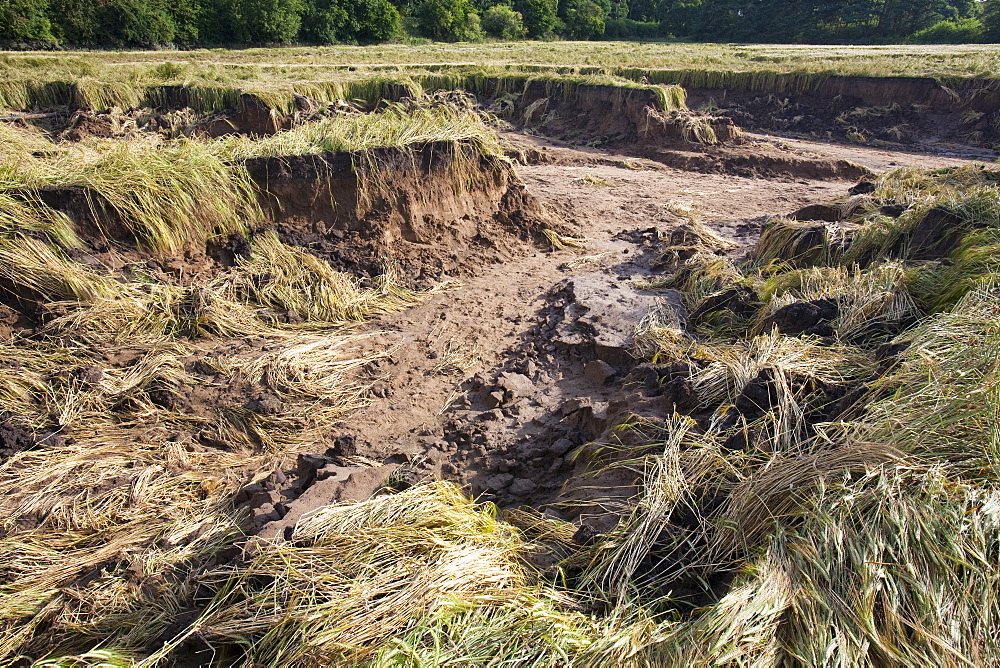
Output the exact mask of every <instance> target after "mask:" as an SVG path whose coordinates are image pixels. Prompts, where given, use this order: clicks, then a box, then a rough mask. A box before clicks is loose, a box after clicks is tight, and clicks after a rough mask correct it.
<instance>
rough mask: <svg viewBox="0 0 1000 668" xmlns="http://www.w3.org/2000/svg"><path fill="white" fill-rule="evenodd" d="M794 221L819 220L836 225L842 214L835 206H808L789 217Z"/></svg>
mask: <svg viewBox="0 0 1000 668" xmlns="http://www.w3.org/2000/svg"><path fill="white" fill-rule="evenodd" d="M791 218H793V219H794V220H819V221H824V222H827V223H836V222H838V221H840V219H841V218H843V212H842V211H841V209H840V207H839V206H837V205H835V204H810V205H809V206H804V207H802V208H801V209H799V210H798V211H796V212H795V213H793V214H792V215H791Z"/></svg>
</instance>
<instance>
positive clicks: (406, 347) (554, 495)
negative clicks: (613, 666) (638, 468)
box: [249, 137, 963, 538]
mask: <svg viewBox="0 0 1000 668" xmlns="http://www.w3.org/2000/svg"><path fill="white" fill-rule="evenodd" d="M513 139H514V140H516V141H517V142H519V144H520V145H521V146H530V147H532V149H533V151H534V153H535V154H536V155H537V156H540V157H539V158H536V159H535V160H534V161H533V162H535V164H534V165H521V166H520V167H518V173H519V175H520V177H521V179H523V181H524V183H525V188H526V190H527V192H530V193H531V194H532V196H534V197H537V199H538V200H539V201H540V202H541V203H542V204H543V205H544V206H545V208H546V209H547V211H548V212H549V214H548V215H549V216H550V217H551V218H553V219H556V220H561V221H564V223H565V228H564V230H565V231H567V233H568V234H571V235H572V236H574V237H586V238H588V239H589V241H588V242H587V244H586V249H585V250H576V251H574V250H556V249H554V248H553V247H552V246H550V245H549V246H547V247H546V245H541V246H539V245H538V244H535V245H533V246H532V247H529V248H528V250H527V253H526V254H521V255H519V256H518V255H515V256H514V257H513V258H511V259H509V260H506V261H504V262H502V263H500V264H497V265H486V266H483V267H481V268H480V270H479V271H475V272H473V273H472V274H471V275H468V276H466V277H465V278H463V279H462V286H461V287H460V288H456V289H454V290H449V291H447V292H443V293H441V294H438V295H435V296H433V297H431V298H429V299H428V300H426V301H425V302H423V303H421V304H418V305H416V306H414V307H413V308H411V309H408V310H407V311H405V312H402V313H399V314H394V315H390V316H385V317H383V318H381V319H378V320H376V321H373V322H372V324H371V327H372V329H373V330H376V331H378V332H379V333H378V334H377V335H376V336H375V337H373V338H372V339H370V340H369V341H368V342H367V343H366V344H365V345H366V346H370V347H371V349H382V348H386V347H388V348H389V349H390V350H391V351H392V352H391V354H390V356H389V357H388V358H386V359H384V360H380V361H379V362H377V363H376V364H374V365H372V366H371V367H370V368H369V369H367V371H368V372H370V373H371V374H372V378H373V379H374V385H373V386H372V391H371V397H370V399H371V404H370V405H369V406H367V407H366V408H364V409H362V410H361V411H360V412H359V413H358V414H357V415H355V416H353V417H352V418H350V419H349V420H345V421H344V422H343V423H342V424H341V425H340V426H339V427H338V429H337V430H336V432H334V433H331V434H329V438H328V439H327V440H326V441H324V442H323V443H317V447H316V448H315V452H314V453H313V454H311V455H309V456H308V457H305V458H302V459H300V460H299V462H298V463H297V464H296V466H295V468H293V469H289V470H287V471H284V472H282V474H281V475H279V476H277V478H280V479H283V480H285V482H282V483H277V482H275V481H274V479H273V478H272V479H269V482H265V483H263V485H255V486H254V487H253V488H252V489H251V490H249V493H251V494H253V493H257V494H258V495H257V497H256V499H257V501H256V502H255V503H258V504H262V505H261V506H260V507H259V508H258V509H257V510H255V515H256V517H257V519H256V520H255V525H254V526H256V527H258V529H257V530H258V531H259V532H260V535H261V536H262V537H264V538H272V537H276V536H281V535H283V534H287V535H291V531H292V530H293V528H294V527H295V524H296V522H297V521H298V520H299V519H300V518H301V517H302V516H303V514H305V513H308V512H309V511H311V510H314V509H316V508H319V507H321V506H323V505H326V504H328V503H330V502H331V501H358V500H362V499H365V498H368V497H369V496H370V495H372V494H373V493H377V492H378V491H379V490H385V489H397V490H399V489H404V488H406V487H409V486H412V485H415V484H417V483H419V482H426V481H428V480H433V479H442V480H449V481H453V482H455V483H457V484H459V485H461V486H463V487H464V488H465V489H467V490H469V492H470V493H472V494H473V496H474V497H476V498H478V499H480V500H482V501H493V502H495V503H497V504H498V505H499V506H500V507H504V508H514V507H519V506H524V505H526V506H534V507H538V508H547V510H546V512H548V513H549V514H550V515H552V516H554V517H559V518H561V519H565V520H570V521H574V522H576V523H577V524H580V525H581V526H583V525H584V524H587V522H588V521H591V520H587V518H586V517H583V518H581V517H579V515H578V514H577V513H575V512H574V511H573V507H574V505H575V504H574V501H578V500H580V499H581V498H588V500H589V497H591V496H593V494H594V492H593V491H589V492H587V491H574V490H573V488H572V485H571V487H569V488H567V486H566V485H567V481H574V480H577V481H578V480H579V479H580V476H581V475H582V474H583V472H584V471H585V470H586V469H587V468H588V466H590V464H589V463H588V454H587V447H588V444H592V443H595V442H596V443H606V442H608V441H609V439H611V430H612V428H613V427H615V426H617V425H618V424H620V423H621V422H622V421H624V420H626V419H627V418H628V419H635V418H637V417H638V418H643V419H649V420H652V421H660V422H662V421H663V420H664V419H666V418H668V417H670V416H671V415H673V414H674V412H675V411H678V410H679V411H681V412H685V413H686V412H690V411H692V410H694V407H695V405H696V404H697V398H696V397H694V396H693V395H692V392H691V388H690V383H689V382H687V381H686V380H684V379H685V378H687V376H688V375H689V373H688V372H689V369H686V368H684V369H681V368H678V369H674V370H671V369H670V368H669V367H663V366H655V365H653V366H651V365H649V364H644V363H640V361H639V360H637V359H636V358H635V347H634V346H635V341H634V334H635V330H636V328H637V326H639V325H640V324H641V322H642V321H643V320H644V319H646V318H647V317H648V316H649V315H650V314H651V313H656V312H658V311H663V310H667V311H669V310H678V309H681V310H683V307H682V306H681V305H680V295H679V293H676V292H673V293H669V292H668V293H662V292H651V291H649V290H645V289H643V288H642V287H641V286H642V284H643V283H645V282H649V281H653V280H656V279H657V278H659V277H662V276H664V275H667V274H669V272H670V271H672V270H673V269H674V268H675V267H668V266H664V261H663V246H664V243H667V242H669V240H670V238H671V235H672V234H674V235H676V234H678V233H680V234H681V235H682V236H683V230H684V229H686V228H687V227H688V224H689V223H688V221H689V220H690V219H691V218H692V217H695V218H697V219H698V220H700V221H704V223H705V224H706V225H708V226H709V227H710V228H711V229H712V230H714V231H715V232H716V233H718V234H719V235H721V238H722V239H723V240H724V241H725V242H726V243H724V244H722V245H720V247H719V248H717V249H716V251H717V252H718V253H719V254H720V256H727V257H732V258H739V257H742V256H744V255H746V254H747V252H748V251H749V250H750V249H751V248H752V246H753V245H754V243H755V242H756V241H757V239H758V237H759V235H760V231H761V228H762V226H763V224H764V223H765V222H766V221H767V220H769V219H771V218H773V217H774V216H782V215H792V214H794V213H795V212H797V211H799V210H800V209H806V207H808V206H809V205H813V204H816V203H820V202H827V201H834V200H838V199H843V198H844V197H845V196H847V194H848V190H849V189H850V188H851V187H852V186H853V185H855V182H856V179H857V178H858V177H860V176H861V175H863V174H865V173H869V172H868V170H869V169H871V170H875V171H881V170H884V169H886V168H887V167H890V166H892V165H899V164H907V162H909V163H910V164H913V165H919V166H925V167H927V166H932V165H933V166H943V165H960V164H963V163H962V162H961V161H959V160H954V159H947V158H933V157H922V156H917V155H913V156H905V155H900V154H896V153H890V152H879V151H870V150H863V149H851V148H846V147H844V148H840V147H824V146H821V145H818V144H812V145H805V144H802V145H800V146H799V147H797V148H795V149H778V150H783V151H786V152H787V151H794V152H795V153H797V154H798V155H797V156H794V154H793V157H795V158H796V159H799V160H803V161H808V162H809V164H816V163H819V164H833V163H836V162H837V161H841V162H844V163H845V164H852V165H856V168H855V170H854V171H851V172H849V173H848V174H847V175H846V176H847V178H842V179H835V180H829V179H828V178H821V179H817V178H815V173H816V172H815V171H812V170H811V169H810V168H809V167H806V168H804V170H803V172H802V173H800V174H798V175H797V177H795V178H792V177H790V176H789V175H787V173H785V174H783V175H782V176H781V177H778V178H774V177H772V178H770V179H768V178H761V177H760V176H756V177H748V176H740V175H730V174H726V173H716V174H698V175H695V174H693V173H692V172H690V171H682V170H678V169H676V168H672V167H669V166H665V165H664V164H663V162H662V161H659V160H652V159H638V158H634V157H631V156H629V155H623V154H616V153H613V152H608V151H600V150H596V149H583V150H581V149H579V148H573V147H570V146H568V145H563V144H558V143H551V142H545V141H541V140H537V139H532V138H527V137H513ZM769 150H775V148H774V147H770V148H769ZM747 153H749V155H747V158H746V159H748V160H752V159H753V157H752V155H753V154H752V153H750V152H749V151H748V152H747ZM788 165H794V162H788V163H786V169H787V168H788ZM865 165H868V166H865ZM764 173H767V172H764ZM823 176H824V177H825V176H827V174H826V173H824V174H823ZM665 240H667V242H665ZM357 457H362V458H364V459H365V460H367V461H369V462H372V463H374V464H377V465H375V466H370V465H369V466H366V465H361V466H359V465H358V464H357V463H356V461H357V460H356V459H355V458H357ZM632 484H633V481H631V480H628V479H621V480H618V481H617V482H616V483H614V484H608V485H606V486H604V487H603V488H602V489H601V490H600V492H599V493H600V494H602V495H614V494H618V495H621V496H622V498H626V497H628V495H629V494H631V493H632ZM573 485H579V483H578V482H576V483H573ZM616 488H617V491H616ZM259 490H263V492H264V493H263V494H259V493H258V491H259ZM250 505H251V506H253V505H254V503H250ZM609 521H612V520H610V519H609V518H607V517H605V518H601V519H594V520H592V523H593V524H594V525H595V526H596V527H598V528H599V529H600V530H606V529H608V528H609V526H608V525H607V522H609ZM581 522H582V524H581ZM602 522H603V524H602ZM595 530H597V529H595Z"/></svg>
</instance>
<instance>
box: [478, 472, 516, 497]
mask: <svg viewBox="0 0 1000 668" xmlns="http://www.w3.org/2000/svg"><path fill="white" fill-rule="evenodd" d="M512 482H514V476H512V475H511V474H509V473H498V474H497V475H495V476H490V477H489V478H487V479H486V482H485V483H483V487H484V489H485V490H486V491H487V492H499V491H500V490H502V489H504V488H505V487H507V486H508V485H510V484H511V483H512Z"/></svg>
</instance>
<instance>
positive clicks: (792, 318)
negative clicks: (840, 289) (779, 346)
mask: <svg viewBox="0 0 1000 668" xmlns="http://www.w3.org/2000/svg"><path fill="white" fill-rule="evenodd" d="M838 311H839V308H838V305H837V302H836V301H835V300H833V299H817V300H814V301H811V302H795V303H792V304H789V305H787V306H783V307H781V308H780V309H778V310H777V311H775V312H774V314H773V315H771V317H769V318H768V319H767V320H766V321H765V323H764V330H765V331H770V330H771V329H772V328H773V327H777V328H778V331H779V332H781V333H782V334H816V335H818V336H829V335H830V334H832V330H831V328H830V326H829V322H830V321H831V320H833V319H834V318H836V317H837V313H838ZM828 330H829V331H828Z"/></svg>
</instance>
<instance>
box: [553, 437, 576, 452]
mask: <svg viewBox="0 0 1000 668" xmlns="http://www.w3.org/2000/svg"><path fill="white" fill-rule="evenodd" d="M575 447H576V444H575V443H573V441H571V440H569V439H568V438H560V439H557V440H555V441H553V442H552V445H550V446H549V447H548V450H547V453H548V454H549V455H551V456H553V457H562V456H563V455H565V454H566V453H567V452H569V451H570V450H572V449H573V448H575Z"/></svg>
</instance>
